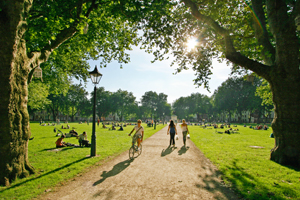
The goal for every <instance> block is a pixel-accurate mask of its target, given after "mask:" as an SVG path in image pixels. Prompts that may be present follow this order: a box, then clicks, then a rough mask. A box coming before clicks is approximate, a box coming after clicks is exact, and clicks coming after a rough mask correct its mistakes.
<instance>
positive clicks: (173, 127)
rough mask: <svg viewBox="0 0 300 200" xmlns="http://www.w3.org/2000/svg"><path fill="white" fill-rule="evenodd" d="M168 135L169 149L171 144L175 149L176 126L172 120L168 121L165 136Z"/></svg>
mask: <svg viewBox="0 0 300 200" xmlns="http://www.w3.org/2000/svg"><path fill="white" fill-rule="evenodd" d="M169 133H170V145H169V147H170V146H171V145H172V144H173V147H175V134H176V135H177V129H176V125H175V124H174V121H173V120H170V124H169V128H168V131H167V135H169Z"/></svg>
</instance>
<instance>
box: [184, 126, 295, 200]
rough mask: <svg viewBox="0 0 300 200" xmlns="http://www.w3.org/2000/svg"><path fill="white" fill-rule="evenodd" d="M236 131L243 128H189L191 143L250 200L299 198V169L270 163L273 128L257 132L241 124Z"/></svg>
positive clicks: (228, 181)
mask: <svg viewBox="0 0 300 200" xmlns="http://www.w3.org/2000/svg"><path fill="white" fill-rule="evenodd" d="M231 127H232V126H231ZM232 128H233V129H239V131H238V132H239V133H234V134H225V133H224V131H225V130H227V129H228V128H224V129H220V128H218V129H214V128H212V129H203V128H202V127H201V126H189V130H190V133H191V140H192V141H193V142H194V143H195V145H196V146H197V147H199V149H200V150H201V151H202V152H203V153H204V155H205V156H206V157H207V158H209V159H210V160H211V161H212V162H213V164H214V165H215V166H217V167H218V169H219V170H220V171H221V172H222V173H223V177H222V178H223V180H224V182H225V184H228V185H229V186H231V187H232V188H234V189H235V190H236V192H237V193H239V194H240V195H241V196H243V197H244V198H246V199H255V200H258V199H297V198H299V197H300V172H299V169H293V168H289V167H287V166H282V165H279V164H277V163H275V162H273V161H271V160H270V150H271V149H272V148H273V147H274V138H270V134H271V133H272V129H271V128H270V129H269V130H253V129H250V128H249V127H243V126H241V125H238V126H237V127H232ZM218 132H222V133H218Z"/></svg>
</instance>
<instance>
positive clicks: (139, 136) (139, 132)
mask: <svg viewBox="0 0 300 200" xmlns="http://www.w3.org/2000/svg"><path fill="white" fill-rule="evenodd" d="M133 131H135V134H134V136H133V137H132V145H134V144H135V143H136V141H137V146H138V149H139V148H140V144H141V142H142V141H143V138H144V127H143V126H142V120H140V119H139V120H138V121H137V125H136V126H135V127H134V128H133V129H132V131H131V132H130V133H129V134H128V135H129V136H131V134H132V133H133Z"/></svg>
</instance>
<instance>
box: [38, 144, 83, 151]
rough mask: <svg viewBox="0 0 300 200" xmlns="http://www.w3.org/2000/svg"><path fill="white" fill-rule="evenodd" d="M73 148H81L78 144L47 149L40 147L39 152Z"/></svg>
mask: <svg viewBox="0 0 300 200" xmlns="http://www.w3.org/2000/svg"><path fill="white" fill-rule="evenodd" d="M74 148H83V147H80V146H79V145H78V146H68V147H62V148H47V149H42V150H40V152H42V151H49V152H52V151H53V152H58V151H66V150H70V149H74Z"/></svg>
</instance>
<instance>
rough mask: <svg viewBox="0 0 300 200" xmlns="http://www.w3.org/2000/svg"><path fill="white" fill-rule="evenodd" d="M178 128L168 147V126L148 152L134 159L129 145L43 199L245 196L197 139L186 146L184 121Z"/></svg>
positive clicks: (153, 139)
mask: <svg viewBox="0 0 300 200" xmlns="http://www.w3.org/2000/svg"><path fill="white" fill-rule="evenodd" d="M177 130H178V135H179V140H176V141H175V142H176V147H175V148H168V146H169V139H170V135H167V127H165V128H163V129H162V130H160V131H158V132H157V133H155V134H154V135H152V136H151V137H150V138H148V139H147V140H145V141H143V150H142V154H141V155H140V156H138V157H137V158H135V159H134V160H129V157H128V151H126V152H124V153H122V154H121V155H119V156H117V157H116V158H114V159H112V160H109V161H108V162H106V163H104V164H102V165H101V166H97V167H93V168H92V169H91V170H90V171H89V172H87V173H85V174H83V175H82V176H81V177H76V178H75V179H74V180H71V181H69V182H68V184H66V185H64V186H61V187H58V188H56V189H55V191H51V192H49V193H47V194H45V195H43V196H42V197H40V199H43V200H74V199H80V200H83V199H101V200H102V199H103V200H111V199H116V200H131V199H142V200H144V199H145V200H165V199H172V200H173V199H175V200H176V199H180V200H181V199H182V200H186V199H197V200H198V199H205V200H206V199H222V200H223V199H232V200H236V199H239V198H238V196H237V195H236V194H235V193H234V192H233V191H231V190H230V189H229V188H227V187H225V186H224V184H222V181H221V179H220V173H219V172H218V170H217V169H216V167H215V166H214V165H213V164H212V163H211V162H210V161H209V160H208V159H207V158H206V157H205V156H204V155H203V153H202V152H201V151H200V150H199V149H198V148H197V147H196V146H195V145H194V143H193V142H192V141H191V140H189V139H187V148H184V147H183V141H182V133H181V128H180V126H179V125H177ZM191 137H193V133H191Z"/></svg>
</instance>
